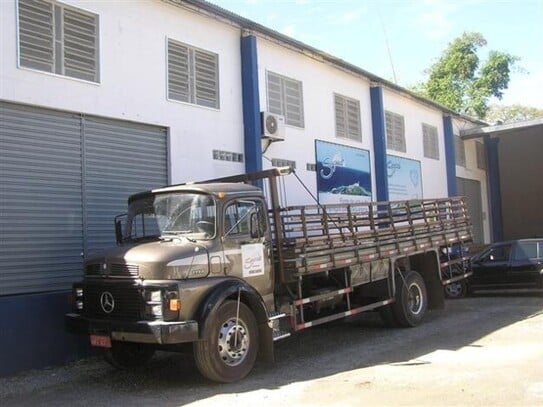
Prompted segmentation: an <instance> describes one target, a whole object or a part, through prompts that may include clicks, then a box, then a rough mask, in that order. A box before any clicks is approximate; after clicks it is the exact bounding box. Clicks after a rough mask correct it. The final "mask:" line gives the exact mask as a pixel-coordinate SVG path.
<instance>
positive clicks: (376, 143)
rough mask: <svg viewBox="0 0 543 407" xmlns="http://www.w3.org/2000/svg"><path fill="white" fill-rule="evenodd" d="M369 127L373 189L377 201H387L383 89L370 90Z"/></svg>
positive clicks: (372, 88) (378, 87) (374, 88)
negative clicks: (370, 133)
mask: <svg viewBox="0 0 543 407" xmlns="http://www.w3.org/2000/svg"><path fill="white" fill-rule="evenodd" d="M370 100H371V127H372V131H373V155H374V162H375V164H374V168H375V171H374V172H375V187H376V189H377V191H376V197H375V199H376V200H377V201H388V176H387V146H386V134H385V110H384V105H383V89H382V88H381V87H380V86H373V87H371V88H370Z"/></svg>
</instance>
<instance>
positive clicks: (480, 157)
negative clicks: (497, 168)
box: [475, 141, 487, 170]
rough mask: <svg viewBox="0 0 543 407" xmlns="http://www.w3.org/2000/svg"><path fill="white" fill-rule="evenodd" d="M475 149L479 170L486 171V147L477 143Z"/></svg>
mask: <svg viewBox="0 0 543 407" xmlns="http://www.w3.org/2000/svg"><path fill="white" fill-rule="evenodd" d="M475 149H476V152H477V168H479V169H480V170H486V168H487V167H486V154H485V146H484V145H483V144H481V143H479V142H477V141H476V142H475Z"/></svg>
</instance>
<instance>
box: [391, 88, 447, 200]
mask: <svg viewBox="0 0 543 407" xmlns="http://www.w3.org/2000/svg"><path fill="white" fill-rule="evenodd" d="M383 104H384V109H385V111H390V112H393V113H397V114H399V115H402V116H403V117H404V122H405V145H406V152H405V153H402V152H400V151H395V150H390V149H387V154H390V155H395V156H398V157H404V158H409V159H412V160H417V161H420V163H421V173H422V193H423V196H424V197H425V198H443V197H446V196H447V195H448V192H447V168H446V162H445V139H444V135H443V113H442V112H441V111H439V110H437V109H432V108H431V107H427V106H425V105H423V104H421V103H417V102H415V101H413V100H412V99H409V98H407V97H405V96H402V95H400V94H398V93H394V92H392V91H390V90H388V89H386V88H384V89H383ZM423 123H426V124H429V125H431V126H434V127H436V128H437V136H438V142H439V160H435V159H432V158H426V157H424V145H423V137H422V124H423Z"/></svg>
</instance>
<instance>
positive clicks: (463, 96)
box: [414, 32, 518, 119]
mask: <svg viewBox="0 0 543 407" xmlns="http://www.w3.org/2000/svg"><path fill="white" fill-rule="evenodd" d="M484 46H486V40H485V39H484V37H483V36H482V34H480V33H469V32H468V33H464V34H462V35H461V36H460V37H458V38H456V39H455V40H453V41H452V42H451V43H450V44H449V45H448V47H447V49H446V50H445V51H444V52H443V54H442V55H441V58H440V59H439V60H438V61H437V62H436V63H435V64H433V65H432V66H431V67H430V68H429V69H428V70H427V71H426V74H427V75H428V80H427V81H426V82H424V83H422V84H420V85H418V86H416V87H415V88H414V91H415V92H417V93H420V94H421V95H423V96H425V97H428V98H430V99H432V100H434V101H436V102H438V103H440V104H442V105H444V106H447V107H449V108H450V109H452V110H455V111H457V112H460V113H466V114H469V115H472V116H476V117H478V118H480V119H484V117H485V115H486V112H487V110H488V101H489V99H490V98H491V97H492V96H495V97H496V98H498V99H501V98H502V96H503V90H504V89H507V85H508V84H509V79H510V77H509V74H510V72H511V68H512V67H513V66H514V65H515V63H516V62H517V61H518V58H517V57H515V56H512V55H509V54H507V53H504V52H499V51H490V53H489V55H488V59H487V60H486V62H484V63H483V64H482V66H481V61H480V60H479V57H478V55H477V51H478V49H479V48H481V47H484Z"/></svg>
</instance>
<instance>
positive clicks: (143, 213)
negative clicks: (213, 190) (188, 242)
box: [123, 193, 216, 241]
mask: <svg viewBox="0 0 543 407" xmlns="http://www.w3.org/2000/svg"><path fill="white" fill-rule="evenodd" d="M215 213H216V205H215V200H214V199H213V198H212V197H211V196H209V195H205V194H196V193H167V194H159V195H152V196H147V197H144V198H141V199H138V200H135V201H133V202H131V203H130V205H129V206H128V216H127V223H126V226H125V230H124V233H123V235H124V240H132V241H133V240H140V239H145V238H151V237H167V236H172V235H186V236H187V238H190V239H212V238H213V237H214V236H215V230H216V228H215Z"/></svg>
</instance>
